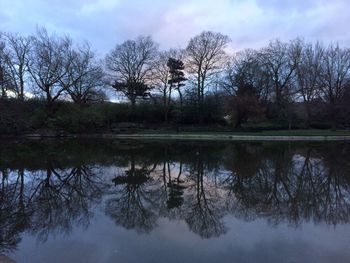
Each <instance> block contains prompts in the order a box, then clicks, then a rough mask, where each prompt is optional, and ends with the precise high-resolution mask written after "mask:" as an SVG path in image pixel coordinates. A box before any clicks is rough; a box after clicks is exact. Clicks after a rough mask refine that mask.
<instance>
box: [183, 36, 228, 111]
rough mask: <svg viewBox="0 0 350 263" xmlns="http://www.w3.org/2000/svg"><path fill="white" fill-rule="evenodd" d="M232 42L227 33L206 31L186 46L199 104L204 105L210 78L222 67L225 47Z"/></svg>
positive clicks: (187, 66)
mask: <svg viewBox="0 0 350 263" xmlns="http://www.w3.org/2000/svg"><path fill="white" fill-rule="evenodd" d="M229 42H230V39H229V37H228V36H226V35H222V34H221V33H215V32H211V31H204V32H202V33H201V34H199V35H197V36H195V37H193V38H192V39H191V40H190V42H189V43H188V46H187V48H186V55H187V61H186V62H187V63H186V68H187V70H188V72H189V73H190V74H192V75H193V77H194V79H195V85H196V89H197V90H196V95H197V104H198V107H199V108H202V107H203V102H204V93H205V88H206V84H207V82H208V80H209V79H210V77H211V76H213V75H215V73H217V72H218V71H220V70H221V69H222V65H223V62H224V60H225V58H226V53H225V50H224V49H225V47H226V46H227V44H228V43H229Z"/></svg>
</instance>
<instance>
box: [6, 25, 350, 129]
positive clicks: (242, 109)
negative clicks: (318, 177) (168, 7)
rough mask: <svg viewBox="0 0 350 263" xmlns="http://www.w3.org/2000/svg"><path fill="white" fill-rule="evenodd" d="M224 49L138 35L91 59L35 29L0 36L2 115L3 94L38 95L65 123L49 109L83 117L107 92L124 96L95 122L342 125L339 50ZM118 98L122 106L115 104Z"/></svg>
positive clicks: (213, 38)
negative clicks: (164, 44) (165, 46)
mask: <svg viewBox="0 0 350 263" xmlns="http://www.w3.org/2000/svg"><path fill="white" fill-rule="evenodd" d="M229 43H230V38H229V37H228V36H226V35H223V34H221V33H215V32H210V31H204V32H202V33H201V34H199V35H197V36H194V37H193V38H191V39H190V41H189V43H188V45H187V47H186V48H185V49H171V50H167V51H164V50H160V49H159V46H158V44H157V43H156V42H155V41H153V39H152V38H151V37H144V36H140V37H138V38H136V39H134V40H127V41H125V42H123V43H121V44H117V45H116V46H115V48H114V49H112V50H111V51H110V52H109V53H108V54H107V55H106V56H105V58H104V59H99V58H98V57H97V56H96V55H95V53H94V52H93V51H92V49H91V47H90V45H89V44H88V43H83V44H79V45H77V44H74V43H73V41H72V40H71V39H70V37H68V36H57V35H50V34H49V33H48V32H47V31H46V30H45V29H44V28H43V29H38V30H37V32H36V33H35V34H34V35H31V36H21V35H18V34H11V33H1V34H0V88H1V98H2V102H1V103H2V104H3V105H2V106H3V107H2V112H3V114H4V111H6V109H7V108H8V107H5V106H4V103H5V102H4V101H5V100H8V98H16V99H18V100H24V99H29V98H30V99H33V98H39V99H41V100H42V101H43V103H45V112H46V114H47V115H48V116H49V117H50V118H51V119H52V118H55V117H60V118H62V117H65V116H56V115H55V114H56V113H57V109H58V108H60V107H59V106H57V105H66V103H62V102H60V103H57V101H59V100H61V101H62V100H63V101H71V102H74V104H77V105H78V106H70V108H71V109H70V111H69V112H65V114H68V115H69V114H74V112H79V111H82V109H81V108H84V107H82V106H84V105H87V107H90V108H92V109H90V110H88V111H90V112H91V111H92V112H93V111H94V109H95V108H96V107H97V108H98V107H100V106H96V103H104V104H108V103H107V101H108V100H109V98H108V96H107V95H106V94H108V91H111V90H114V91H116V94H118V95H122V98H123V99H120V100H119V105H115V104H113V105H114V106H113V105H110V106H106V107H105V108H110V109H113V110H111V112H110V111H108V113H106V112H104V114H107V115H109V118H108V120H105V121H103V122H102V123H100V124H99V125H102V126H103V125H105V124H106V123H105V122H108V123H109V124H110V123H111V122H112V123H113V122H116V123H117V122H121V121H131V122H132V121H134V120H133V119H135V118H134V117H130V118H129V117H125V116H124V118H122V120H121V119H119V117H120V114H119V115H118V114H117V113H116V112H117V111H118V109H119V108H123V109H125V108H127V109H128V110H127V112H125V114H126V116H134V115H135V114H136V115H138V114H139V115H140V116H141V117H139V118H138V120H137V122H145V121H146V122H148V119H152V121H151V122H154V123H176V124H206V125H208V124H209V125H210V124H226V123H231V124H232V125H233V126H235V127H236V128H239V127H241V126H246V125H247V124H246V123H249V124H251V123H259V122H260V123H261V122H269V123H274V124H276V125H280V126H279V127H285V128H286V127H288V128H293V127H305V128H306V127H310V126H312V127H332V128H333V129H335V128H336V127H348V126H349V124H350V117H349V116H350V114H349V113H350V50H349V49H348V48H342V47H340V46H339V45H338V44H331V45H329V46H327V47H325V46H324V45H322V44H320V43H315V44H314V43H307V42H305V41H304V40H302V39H295V40H292V41H290V42H282V41H279V40H273V41H271V42H270V43H269V44H268V46H266V47H264V48H261V49H259V50H251V49H249V50H244V51H241V52H238V53H235V54H229V53H228V52H227V47H228V44H229ZM118 98H120V97H118ZM126 101H128V102H129V105H130V106H121V105H120V104H123V105H124V104H125V103H126ZM7 103H8V102H7ZM14 103H15V102H14ZM27 103H30V102H27ZM34 104H35V103H34ZM37 104H38V103H37ZM39 104H40V103H39ZM91 104H93V106H91ZM40 105H42V104H40ZM89 105H90V106H89ZM0 106H1V105H0ZM27 107H30V106H27ZM12 108H14V109H15V108H16V104H13V105H12ZM138 109H140V110H142V112H137V111H138ZM145 109H148V110H145ZM84 111H85V110H84ZM146 113H147V114H152V115H153V116H144V115H145V114H146ZM0 114H1V113H0ZM113 114H115V115H113ZM10 115H11V114H10V113H9V115H8V116H10ZM12 115H13V114H12ZM4 118H5V117H4V116H3V118H2V119H4ZM86 118H89V117H88V116H87V117H86ZM91 118H92V117H91ZM101 118H105V116H101ZM5 119H6V118H5ZM7 119H8V118H7ZM136 119H137V118H136ZM73 122H74V120H73Z"/></svg>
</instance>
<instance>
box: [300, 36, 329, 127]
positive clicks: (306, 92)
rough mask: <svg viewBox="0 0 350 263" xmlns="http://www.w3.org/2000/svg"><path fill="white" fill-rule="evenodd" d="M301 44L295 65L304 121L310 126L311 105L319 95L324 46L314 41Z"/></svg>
mask: <svg viewBox="0 0 350 263" xmlns="http://www.w3.org/2000/svg"><path fill="white" fill-rule="evenodd" d="M301 44H302V54H301V58H300V61H299V63H297V67H296V76H297V85H298V93H299V94H300V96H301V97H302V99H303V101H304V103H305V108H306V123H307V125H308V126H310V120H311V105H312V102H313V101H314V100H315V99H316V98H317V97H318V96H319V95H320V94H319V93H320V76H321V73H322V72H321V69H322V68H321V65H322V63H321V62H322V59H323V55H324V48H323V47H322V46H321V45H320V44H319V43H316V44H315V45H312V44H310V43H301Z"/></svg>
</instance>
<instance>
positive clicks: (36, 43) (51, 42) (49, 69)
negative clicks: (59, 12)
mask: <svg viewBox="0 0 350 263" xmlns="http://www.w3.org/2000/svg"><path fill="white" fill-rule="evenodd" d="M71 45H72V43H71V40H70V39H69V38H68V37H63V38H62V37H57V36H50V35H49V34H48V33H47V31H46V29H44V28H42V29H38V30H37V33H36V35H35V36H33V49H32V52H31V53H30V54H31V55H30V63H29V67H28V70H29V73H30V75H31V77H32V79H33V80H34V82H35V84H36V86H37V88H38V89H39V90H40V91H41V92H43V93H44V96H45V98H46V102H47V106H48V107H51V106H52V103H53V102H54V101H56V100H57V99H58V98H59V97H60V95H61V94H62V92H63V91H64V90H65V87H62V86H61V83H60V80H61V79H62V78H63V77H64V76H65V74H66V73H67V72H66V69H67V67H68V66H67V64H69V63H71V57H70V56H68V55H66V54H67V52H70V50H71Z"/></svg>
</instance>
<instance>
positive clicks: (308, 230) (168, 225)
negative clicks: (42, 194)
mask: <svg viewBox="0 0 350 263" xmlns="http://www.w3.org/2000/svg"><path fill="white" fill-rule="evenodd" d="M225 222H226V224H227V226H228V228H229V232H228V233H227V234H226V235H223V236H221V237H220V238H212V239H201V238H200V237H199V236H198V235H196V234H194V233H192V232H190V231H189V229H188V226H187V225H186V224H185V223H184V222H183V221H177V220H168V219H165V218H160V219H159V220H158V228H156V229H155V230H154V231H152V232H151V233H150V234H137V233H136V232H135V231H133V230H125V229H123V228H122V227H116V225H115V224H114V223H113V222H112V221H111V220H110V219H108V218H107V217H106V216H104V215H103V214H99V215H98V216H97V217H95V219H94V220H93V222H92V224H91V226H90V227H89V228H88V229H87V230H86V231H84V230H82V229H75V230H74V231H73V233H72V234H71V235H69V237H65V238H62V237H56V238H50V239H49V240H48V241H47V242H46V243H44V244H42V243H37V242H35V241H34V240H35V238H33V237H29V236H27V237H25V238H24V240H23V242H22V245H21V246H20V247H19V251H20V253H19V254H18V255H17V256H15V258H16V259H18V262H26V261H25V260H26V259H27V258H31V259H32V262H37V263H44V262H51V263H56V262H57V263H61V262H85V263H90V262H91V263H93V262H105V263H112V262H135V263H136V262H141V261H142V262H215V261H218V259H220V260H219V261H220V262H252V263H253V262H320V263H322V262H335V261H333V260H334V259H335V258H336V259H337V260H336V262H348V259H349V258H350V251H349V242H350V237H349V235H348V233H350V226H349V225H340V226H337V227H336V228H335V229H334V228H333V227H329V226H326V225H318V226H314V225H312V224H304V225H303V226H302V227H301V228H298V229H291V228H290V227H288V226H286V225H284V224H283V225H279V226H277V227H271V226H269V225H268V224H267V223H266V222H265V221H264V220H256V221H254V222H244V221H241V220H237V219H235V218H233V217H226V218H225ZM140 260H141V261H140Z"/></svg>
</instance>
